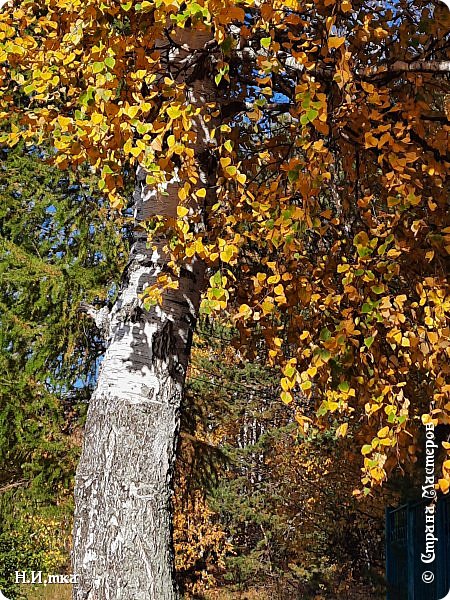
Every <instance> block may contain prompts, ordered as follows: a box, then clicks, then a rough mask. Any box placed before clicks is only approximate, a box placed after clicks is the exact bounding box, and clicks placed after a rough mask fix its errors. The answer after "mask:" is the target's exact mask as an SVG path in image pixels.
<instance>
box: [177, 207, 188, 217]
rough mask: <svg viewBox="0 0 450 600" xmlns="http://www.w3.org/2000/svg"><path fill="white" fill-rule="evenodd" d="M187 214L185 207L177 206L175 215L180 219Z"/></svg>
mask: <svg viewBox="0 0 450 600" xmlns="http://www.w3.org/2000/svg"><path fill="white" fill-rule="evenodd" d="M188 212H189V209H188V208H186V207H185V206H177V215H178V216H179V217H181V218H183V217H185V216H186V215H187V214H188Z"/></svg>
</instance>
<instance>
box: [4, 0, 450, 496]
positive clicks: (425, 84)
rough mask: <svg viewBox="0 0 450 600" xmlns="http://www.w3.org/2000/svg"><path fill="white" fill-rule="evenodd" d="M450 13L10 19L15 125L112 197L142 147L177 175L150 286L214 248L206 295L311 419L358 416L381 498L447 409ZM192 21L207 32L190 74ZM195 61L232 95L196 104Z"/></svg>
mask: <svg viewBox="0 0 450 600" xmlns="http://www.w3.org/2000/svg"><path fill="white" fill-rule="evenodd" d="M449 22H450V20H449V13H448V11H447V10H446V9H445V8H444V7H443V5H442V6H438V7H436V8H435V9H434V12H433V9H432V8H430V4H429V3H428V2H424V1H422V0H415V1H412V2H399V3H397V4H395V5H392V6H390V7H388V6H387V5H386V4H385V3H384V2H376V3H370V5H369V3H367V2H361V1H359V0H357V1H354V2H350V1H348V0H342V1H336V0H316V1H314V2H310V3H305V2H301V1H297V0H289V1H288V2H283V3H282V2H278V1H275V0H273V1H271V2H256V1H254V0H247V1H245V2H228V1H227V0H199V1H198V2H192V1H187V2H181V1H179V0H173V1H172V0H154V1H148V0H143V1H142V2H133V1H131V0H130V1H128V2H119V1H118V0H105V1H104V2H101V3H99V2H97V1H94V0H45V1H44V0H41V1H34V0H22V1H21V2H15V3H14V6H13V7H4V9H3V11H2V13H1V15H0V85H1V95H0V106H1V111H2V112H1V116H2V118H3V119H5V123H6V122H7V121H6V119H7V118H8V119H9V121H8V122H9V123H11V125H10V126H9V125H5V126H4V127H3V132H2V134H1V136H0V141H1V142H2V143H4V144H15V143H17V142H18V141H19V140H20V139H25V140H26V141H27V142H29V143H32V142H33V143H34V142H36V141H37V142H40V141H42V140H44V139H46V140H50V141H51V143H52V145H53V147H54V148H55V156H54V157H53V158H54V162H55V163H56V164H58V165H59V166H60V167H62V168H70V169H76V168H77V167H78V166H79V165H81V164H82V163H85V162H88V163H89V164H90V165H91V166H92V167H93V168H94V169H95V170H96V172H97V173H98V174H99V176H100V179H99V187H100V190H101V191H102V193H104V194H105V195H106V196H107V197H108V198H109V200H110V202H111V204H112V205H113V206H114V207H121V206H123V204H124V202H125V198H124V192H123V186H124V182H125V178H126V177H127V174H130V173H132V171H133V168H134V167H135V166H136V165H137V164H138V163H140V164H141V165H142V166H143V167H144V168H145V169H146V171H147V173H148V175H147V182H148V184H149V185H151V186H158V185H163V184H164V183H165V182H167V181H168V180H170V179H171V177H173V175H174V173H176V175H177V177H178V178H179V179H180V180H181V181H182V182H183V185H181V186H180V189H179V194H178V195H179V206H178V210H177V216H174V217H167V218H159V217H158V216H157V215H155V216H154V217H153V218H152V219H151V220H150V221H149V222H148V224H147V227H148V231H149V234H150V236H152V235H158V236H161V235H164V236H165V237H166V239H167V249H168V252H169V253H170V256H171V260H170V263H169V266H170V267H171V271H170V272H169V273H167V272H166V273H165V274H164V276H163V278H161V281H160V282H159V288H158V289H157V288H156V287H155V288H154V289H152V290H150V291H149V292H148V294H147V297H146V301H147V302H149V303H150V302H152V301H157V300H158V298H160V289H161V286H162V287H164V286H176V285H177V282H176V275H177V272H178V269H179V268H180V266H181V265H182V264H183V263H185V262H189V261H190V260H192V259H193V257H198V258H200V259H201V260H203V261H205V262H206V264H207V265H208V267H209V269H210V274H209V277H210V278H209V286H208V289H207V290H206V293H205V297H204V300H203V304H202V311H203V312H204V313H206V314H214V313H220V312H221V311H222V312H225V313H229V314H230V315H232V316H233V318H234V319H235V324H236V326H237V327H238V329H239V331H240V334H241V343H242V347H241V350H246V351H247V353H248V356H249V357H251V356H252V353H254V352H256V351H260V352H263V351H264V352H267V358H268V360H269V362H270V363H271V364H273V365H280V366H281V368H282V376H281V388H282V391H281V398H282V400H283V401H284V402H285V403H287V404H289V405H291V406H294V407H295V409H296V411H297V420H298V423H299V426H300V427H301V429H302V431H303V432H305V433H307V432H308V430H309V431H312V430H318V431H320V430H322V429H324V428H329V427H331V428H335V429H336V435H337V436H345V435H347V434H348V433H349V432H352V435H354V436H355V437H356V439H357V440H358V443H360V446H361V448H362V454H363V456H364V459H363V460H364V463H363V485H364V486H365V492H366V493H368V491H369V489H370V486H372V485H374V484H379V483H381V482H383V481H384V480H385V479H386V478H387V477H388V476H389V474H390V473H391V472H392V471H393V469H395V467H396V466H397V465H398V464H399V463H402V464H404V465H406V466H408V465H412V464H413V463H414V460H415V454H416V451H417V445H416V442H417V436H418V432H419V430H420V427H421V419H425V420H426V419H434V420H435V421H436V423H443V424H447V423H448V422H449V417H450V398H449V395H450V381H449V371H450V366H449V365H450V361H449V358H450V352H449V347H450V340H449V336H450V328H449V314H450V293H449V287H448V275H447V274H448V264H449V254H450V216H449V212H448V192H449V187H448V178H447V170H448V167H449V164H450V142H449V130H450V124H449V121H448V118H449V98H450V96H449V89H448V72H449V71H450V64H449V59H450V56H449V43H448V42H449ZM192 28H193V29H195V30H198V32H201V33H202V34H204V35H202V39H206V40H207V41H206V42H204V45H203V46H201V47H199V48H195V49H191V50H192V51H191V52H190V54H189V56H188V57H187V58H186V59H184V60H185V62H184V63H181V66H180V69H179V71H178V72H173V71H171V70H170V69H168V68H167V65H168V64H169V59H170V56H172V55H173V53H176V52H177V51H179V50H180V48H183V41H182V40H183V35H182V30H183V29H192ZM184 49H186V48H184ZM193 66H194V67H195V69H197V70H200V71H199V72H201V73H203V74H204V77H210V78H211V79H213V80H214V82H215V85H216V86H217V101H216V102H212V103H205V104H204V105H202V106H198V105H196V106H193V104H192V103H191V102H190V87H189V86H190V83H189V80H186V78H185V77H184V73H185V72H188V71H189V69H191V68H192V67H193ZM199 114H201V116H202V119H203V121H204V122H205V123H214V127H213V125H211V131H210V132H209V136H210V138H211V143H210V148H209V156H208V161H209V164H210V169H211V172H212V173H214V172H216V173H217V177H216V181H215V184H214V202H213V203H211V202H210V201H209V198H210V192H211V190H210V189H208V190H207V189H206V188H205V187H203V186H202V185H201V184H200V182H199V169H198V161H199V157H197V156H196V153H195V139H196V136H197V135H198V132H197V129H196V127H194V126H193V123H194V122H195V119H196V117H198V115H199ZM217 122H218V123H219V125H218V126H216V125H215V124H216V123H217ZM202 161H203V163H204V161H205V157H202ZM202 203H203V204H204V207H203V209H202V210H199V209H198V206H201V205H202ZM249 339H252V343H250V344H249V343H248V340H249ZM258 348H259V349H260V350H258ZM263 349H264V350H263ZM430 402H433V407H431V408H430ZM447 465H450V463H445V464H444V470H443V476H442V480H441V482H440V486H441V489H442V490H443V491H446V490H447V489H448V486H449V482H450V471H449V470H448V468H447Z"/></svg>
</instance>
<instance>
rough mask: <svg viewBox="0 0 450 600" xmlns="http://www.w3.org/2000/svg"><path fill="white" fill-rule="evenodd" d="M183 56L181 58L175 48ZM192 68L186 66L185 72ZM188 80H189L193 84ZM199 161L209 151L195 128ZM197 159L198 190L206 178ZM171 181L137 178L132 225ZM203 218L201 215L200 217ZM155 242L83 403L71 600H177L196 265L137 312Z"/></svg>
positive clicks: (121, 301)
mask: <svg viewBox="0 0 450 600" xmlns="http://www.w3.org/2000/svg"><path fill="white" fill-rule="evenodd" d="M180 35H181V36H184V37H182V39H179V40H177V42H181V43H182V45H180V47H179V48H178V49H177V50H176V51H174V52H173V53H172V54H171V55H170V56H169V57H168V64H169V63H170V61H171V62H172V63H173V64H175V65H176V63H177V62H178V63H180V61H183V60H186V59H187V58H188V57H189V52H188V50H187V49H186V48H189V49H190V50H192V49H195V48H202V47H204V46H205V44H206V43H207V42H208V40H209V36H207V35H206V34H199V32H196V33H195V38H194V37H192V33H191V34H190V37H189V33H188V32H185V33H181V34H180ZM183 46H184V47H185V49H183ZM194 67H195V65H194ZM194 67H193V68H191V69H190V70H188V71H187V72H186V74H185V76H186V77H190V80H189V83H188V84H187V91H186V94H187V97H188V98H187V99H188V101H190V102H191V103H192V104H194V105H200V104H203V103H205V102H209V101H212V100H214V94H215V90H214V86H213V85H212V84H211V82H210V77H209V75H208V74H207V73H201V72H199V69H198V68H197V69H196V71H194ZM195 72H197V75H196V76H193V73H195ZM194 128H195V129H196V130H197V141H196V144H195V152H196V156H198V157H202V156H203V155H204V154H205V150H206V149H207V147H208V144H210V143H211V140H210V139H209V136H208V128H207V126H206V125H205V123H204V122H202V120H201V119H200V118H198V120H197V122H196V123H195V124H194ZM201 160H202V159H201V158H199V159H198V161H197V162H198V169H199V173H200V181H199V187H207V188H208V185H209V184H210V182H211V180H212V179H214V173H211V172H210V171H209V172H208V170H207V167H206V166H205V165H202V164H201ZM179 185H180V182H179V181H178V180H177V178H176V176H175V177H174V178H173V179H172V181H171V182H170V183H169V184H168V186H167V188H166V189H165V190H164V193H161V192H160V191H157V190H155V189H149V188H148V186H147V185H146V183H145V172H144V171H143V170H142V169H140V168H139V169H138V170H137V185H136V191H135V194H134V206H135V222H136V224H139V223H140V222H141V221H143V220H145V219H147V218H149V217H150V216H152V215H155V214H160V215H161V214H162V215H165V216H175V215H176V208H177V204H178V189H179ZM198 209H199V210H200V207H198ZM164 245H165V240H164V239H159V240H157V241H156V250H155V249H149V248H147V240H146V234H145V232H143V230H142V229H141V228H139V227H137V228H136V233H135V236H134V243H133V245H132V249H131V254H130V259H129V263H128V266H127V268H126V270H125V273H124V276H123V281H122V285H121V291H120V293H119V295H118V298H117V301H116V303H115V305H114V307H113V308H112V311H111V314H110V322H109V340H108V344H107V350H106V354H105V357H104V360H103V362H102V365H101V369H100V374H99V379H98V383H97V387H96V390H95V392H94V394H93V397H92V398H91V400H90V404H89V410H88V415H87V422H86V427H85V434H84V443H83V450H82V456H81V459H80V462H79V465H78V468H77V473H76V486H75V521H74V540H73V557H72V558H73V572H74V574H76V575H77V576H78V582H77V584H76V585H75V586H74V592H73V598H74V600H175V599H176V598H177V590H176V585H175V583H174V566H173V558H174V557H173V548H172V518H171V494H172V474H173V466H174V457H175V449H176V443H177V436H178V429H179V409H180V402H181V398H182V394H183V386H184V380H185V375H186V369H187V364H188V359H189V352H190V345H191V337H192V329H193V327H194V325H195V320H196V317H197V310H198V306H199V300H200V292H201V288H202V282H203V275H204V266H203V265H202V264H200V262H198V261H197V262H193V263H192V264H190V265H186V267H185V268H182V269H181V274H180V277H179V289H177V290H170V291H169V292H167V293H166V294H165V299H164V304H163V306H162V307H156V308H155V309H152V310H151V311H147V310H144V309H143V308H142V306H141V305H140V303H139V300H138V298H139V295H140V294H141V293H142V291H143V290H144V288H145V287H146V286H147V285H150V284H152V283H153V282H154V281H155V278H156V277H157V275H158V274H159V273H160V272H161V270H163V269H164V268H165V265H166V261H167V257H166V256H165V254H164V251H163V247H164Z"/></svg>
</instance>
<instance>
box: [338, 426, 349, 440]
mask: <svg viewBox="0 0 450 600" xmlns="http://www.w3.org/2000/svg"><path fill="white" fill-rule="evenodd" d="M347 429H348V423H342V425H339V427H338V428H337V429H336V436H337V437H345V436H346V435H347Z"/></svg>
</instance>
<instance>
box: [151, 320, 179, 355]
mask: <svg viewBox="0 0 450 600" xmlns="http://www.w3.org/2000/svg"><path fill="white" fill-rule="evenodd" d="M174 347H175V344H174V339H173V324H172V321H170V320H169V319H168V320H167V321H166V322H165V323H164V325H163V326H162V327H161V329H160V330H159V331H156V332H155V333H154V334H153V335H152V363H153V364H155V363H156V362H157V361H158V360H160V361H164V362H167V361H168V359H170V358H172V357H173V352H174ZM170 362H171V361H170Z"/></svg>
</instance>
